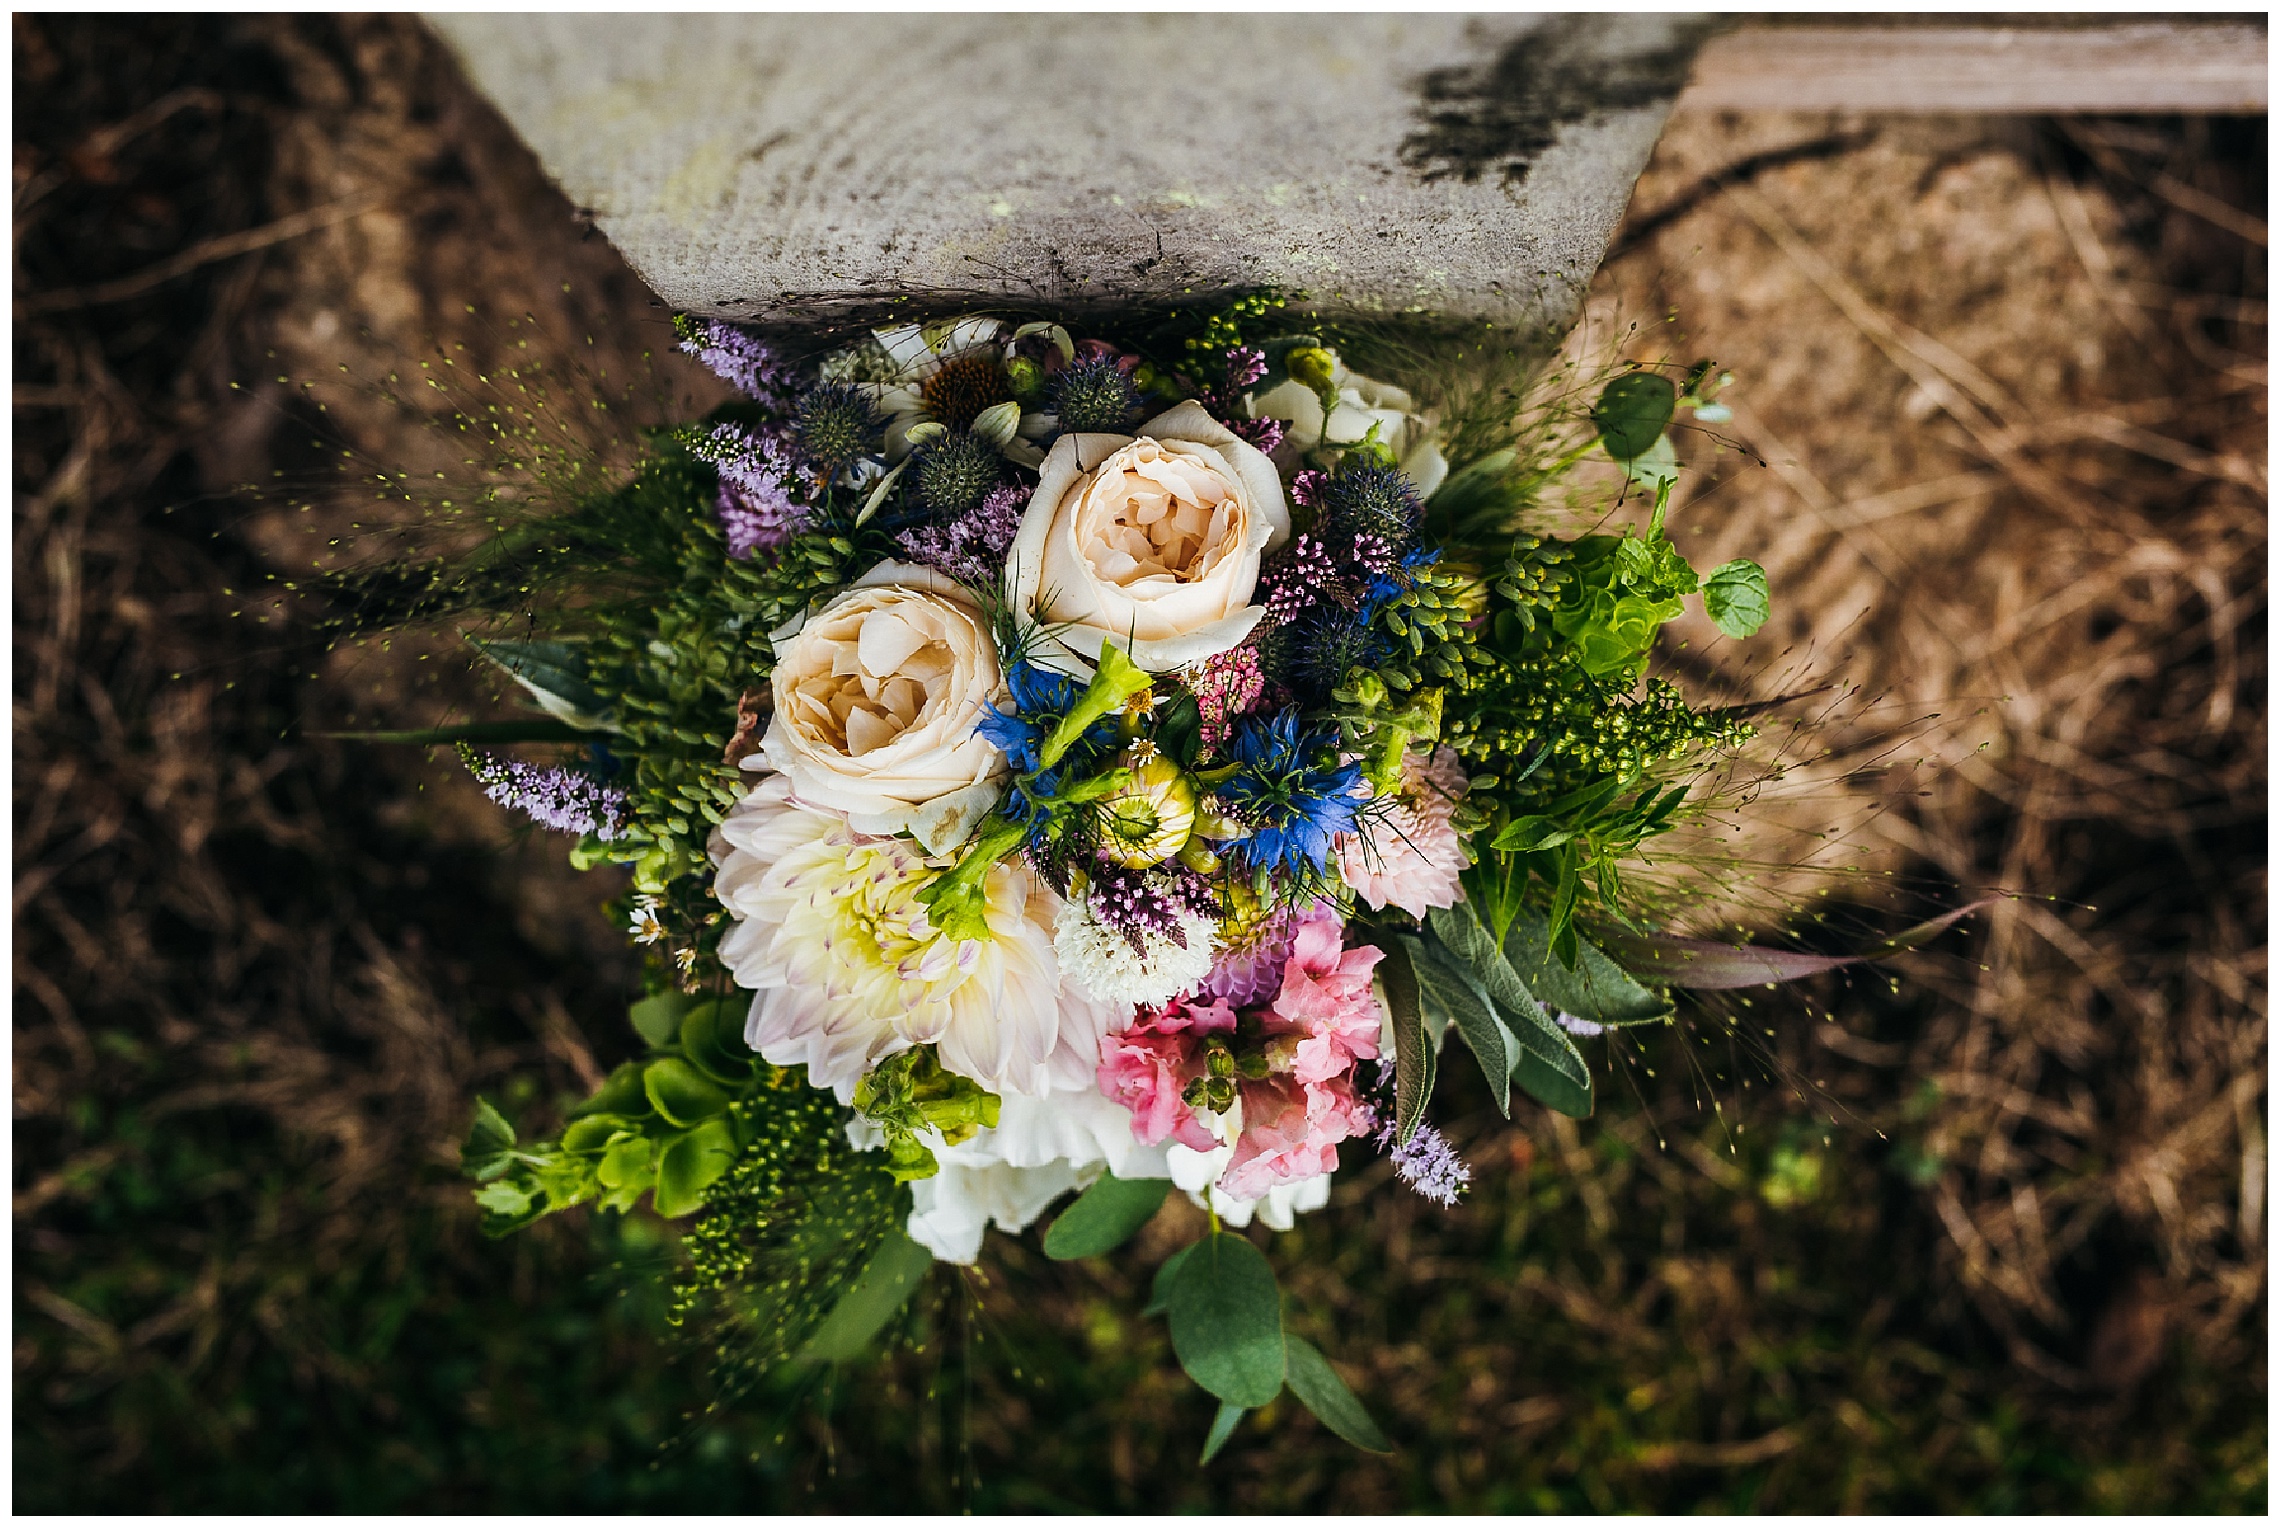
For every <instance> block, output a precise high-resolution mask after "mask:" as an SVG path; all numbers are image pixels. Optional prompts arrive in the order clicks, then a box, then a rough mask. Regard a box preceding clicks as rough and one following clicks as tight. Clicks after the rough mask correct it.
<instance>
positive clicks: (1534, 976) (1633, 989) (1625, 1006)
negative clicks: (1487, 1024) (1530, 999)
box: [1504, 912, 1670, 1024]
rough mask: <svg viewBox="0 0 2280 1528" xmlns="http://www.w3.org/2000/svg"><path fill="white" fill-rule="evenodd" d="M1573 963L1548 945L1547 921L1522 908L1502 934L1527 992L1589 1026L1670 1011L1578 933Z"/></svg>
mask: <svg viewBox="0 0 2280 1528" xmlns="http://www.w3.org/2000/svg"><path fill="white" fill-rule="evenodd" d="M1575 949H1576V962H1575V964H1574V965H1573V966H1572V967H1571V966H1569V965H1567V964H1565V963H1563V962H1562V961H1561V960H1560V959H1559V957H1558V956H1557V954H1555V953H1554V952H1553V949H1552V931H1551V927H1550V925H1549V924H1548V923H1547V922H1546V921H1545V920H1544V919H1543V918H1542V917H1540V916H1538V915H1537V914H1535V913H1531V912H1523V913H1521V914H1520V915H1519V916H1518V917H1517V918H1515V919H1513V920H1512V927H1511V929H1510V931H1509V932H1507V933H1506V934H1505V936H1504V958H1505V959H1506V960H1507V961H1509V962H1510V963H1511V966H1512V970H1513V972H1514V973H1515V974H1516V975H1518V976H1519V978H1520V980H1521V981H1522V982H1524V983H1526V984H1527V988H1528V990H1529V991H1530V992H1533V993H1535V994H1536V995H1537V996H1538V997H1540V998H1542V999H1543V1000H1544V1001H1545V1002H1547V1003H1549V1004H1551V1005H1552V1006H1553V1007H1554V1008H1557V1009H1559V1010H1560V1011H1561V1012H1562V1013H1570V1014H1573V1015H1575V1016H1576V1017H1577V1018H1579V1019H1589V1020H1590V1021H1591V1022H1592V1023H1594V1024H1647V1023H1654V1022H1656V1021H1659V1020H1661V1019H1663V1018H1664V1017H1666V1016H1667V1015H1668V1014H1669V1013H1670V1003H1669V1001H1668V1000H1667V999H1665V998H1664V997H1663V996H1662V995H1661V994H1659V993H1656V992H1653V991H1650V990H1649V989H1647V988H1646V987H1643V986H1641V985H1640V984H1639V983H1638V982H1637V981H1636V980H1635V979H1633V978H1632V976H1631V975H1630V973H1628V972H1627V971H1625V970H1624V969H1623V968H1622V967H1621V966H1619V965H1617V964H1615V962H1614V961H1612V960H1610V959H1608V958H1607V955H1606V953H1605V952H1604V951H1602V950H1601V949H1600V948H1599V947H1598V946H1597V945H1595V944H1593V943H1591V941H1589V940H1588V939H1584V938H1582V937H1581V936H1580V935H1579V936H1577V939H1576V947H1575Z"/></svg>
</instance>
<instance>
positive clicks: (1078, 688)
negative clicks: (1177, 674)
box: [974, 659, 1116, 827]
mask: <svg viewBox="0 0 2280 1528" xmlns="http://www.w3.org/2000/svg"><path fill="white" fill-rule="evenodd" d="M1005 683H1006V688H1007V689H1008V690H1010V691H1012V693H1013V705H1014V710H1013V714H1011V715H1008V714H1006V713H1005V712H1003V711H994V710H993V711H985V712H983V713H982V717H981V719H980V720H979V721H978V722H976V723H975V724H974V730H975V731H976V732H978V733H980V734H981V735H982V736H983V737H985V738H988V739H989V740H990V743H991V744H992V746H994V747H995V748H996V749H997V751H998V752H1000V753H1002V754H1004V755H1005V757H1006V762H1007V763H1009V764H1011V765H1012V766H1013V768H1014V771H1015V774H1016V776H1017V778H1016V779H1015V780H1014V783H1013V789H1012V790H1010V791H1008V792H1006V797H1005V805H1004V807H1003V808H1001V810H1002V811H1003V813H1004V815H1005V816H1006V817H1007V818H1008V819H1009V820H1010V821H1013V822H1019V823H1027V824H1029V825H1030V826H1031V827H1041V826H1042V825H1043V824H1044V821H1045V817H1046V809H1045V807H1044V806H1043V804H1042V803H1043V802H1045V801H1047V800H1049V799H1050V798H1052V797H1053V796H1055V795H1057V794H1059V792H1060V789H1061V778H1062V776H1063V775H1065V774H1066V773H1067V772H1068V770H1069V768H1070V767H1071V766H1077V767H1079V768H1080V769H1081V770H1083V772H1085V773H1089V772H1090V770H1089V768H1088V767H1087V766H1089V765H1090V764H1091V762H1092V761H1093V757H1094V756H1095V755H1096V754H1097V753H1098V752H1099V751H1100V750H1102V749H1106V748H1110V747H1113V746H1114V745H1115V742H1116V718H1115V716H1114V715H1113V714H1111V715H1109V716H1106V717H1103V718H1102V719H1101V720H1100V721H1098V722H1096V723H1094V724H1093V726H1092V727H1091V728H1090V729H1088V730H1087V731H1086V733H1085V735H1084V737H1082V738H1081V739H1079V740H1078V742H1077V744H1076V746H1075V747H1073V748H1071V749H1070V750H1069V751H1068V752H1067V753H1065V754H1063V755H1062V756H1061V762H1060V764H1059V765H1057V766H1056V767H1054V768H1052V769H1045V768H1044V767H1043V764H1044V761H1043V760H1042V759H1041V758H1040V757H1039V756H1038V750H1039V749H1041V748H1043V747H1044V746H1045V739H1046V738H1047V737H1048V736H1049V735H1050V734H1051V733H1052V731H1053V728H1054V727H1055V726H1057V725H1058V724H1059V723H1060V720H1061V718H1062V717H1063V716H1065V715H1067V714H1068V711H1069V708H1070V707H1072V706H1074V705H1075V704H1076V703H1077V698H1078V697H1079V696H1081V695H1083V694H1084V686H1082V685H1080V684H1078V683H1077V682H1076V681H1075V680H1074V679H1071V678H1070V677H1069V676H1068V675H1066V674H1057V673H1055V672H1054V671H1053V670H1051V669H1048V668H1040V667H1038V666H1037V665H1036V664H1034V663H1031V662H1029V661H1028V660H1027V659H1017V660H1016V661H1015V662H1014V664H1013V666H1012V667H1011V668H1009V669H1007V670H1006V675H1005Z"/></svg>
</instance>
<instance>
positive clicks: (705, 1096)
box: [641, 1056, 728, 1125]
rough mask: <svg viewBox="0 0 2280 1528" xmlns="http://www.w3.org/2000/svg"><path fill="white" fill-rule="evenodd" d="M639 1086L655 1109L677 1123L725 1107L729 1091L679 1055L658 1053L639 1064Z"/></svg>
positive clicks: (708, 1116) (686, 1122) (702, 1117)
mask: <svg viewBox="0 0 2280 1528" xmlns="http://www.w3.org/2000/svg"><path fill="white" fill-rule="evenodd" d="M641 1086H642V1090H643V1091H644V1092H645V1093H647V1094H648V1095H649V1101H650V1103H652V1104H654V1105H655V1106H656V1108H657V1112H658V1113H659V1114H662V1115H664V1116H665V1118H666V1119H668V1120H670V1121H672V1122H673V1123H674V1124H676V1125H694V1124H696V1123H697V1122H698V1121H699V1120H707V1119H711V1118H712V1117H713V1116H714V1115H716V1114H719V1113H721V1112H722V1111H724V1110H725V1109H727V1108H728V1095H727V1094H726V1093H723V1092H722V1091H721V1090H720V1089H719V1088H718V1087H716V1086H714V1085H713V1083H712V1081H711V1079H709V1078H707V1077H706V1076H705V1075H704V1074H703V1073H701V1072H699V1071H698V1070H697V1069H696V1068H695V1067H693V1066H691V1065H689V1063H688V1062H686V1061H683V1060H682V1059H681V1058H680V1057H678V1056H661V1057H659V1058H658V1059H657V1060H655V1061H652V1062H650V1063H649V1065H648V1066H646V1067H644V1068H642V1072H641Z"/></svg>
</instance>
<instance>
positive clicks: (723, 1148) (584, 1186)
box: [460, 992, 804, 1236]
mask: <svg viewBox="0 0 2280 1528" xmlns="http://www.w3.org/2000/svg"><path fill="white" fill-rule="evenodd" d="M744 1006H745V1005H744V1000H743V998H742V996H741V994H736V995H731V996H726V997H705V998H696V997H691V996H688V995H686V994H683V993H678V992H668V993H660V994H657V995H655V996H652V997H647V998H644V999H642V1000H641V1001H640V1002H638V1003H635V1004H634V1005H633V1008H632V1010H631V1013H630V1015H629V1016H630V1017H631V1019H632V1021H633V1025H634V1028H635V1030H636V1031H638V1032H639V1033H640V1035H641V1037H642V1038H643V1039H644V1040H645V1041H647V1042H648V1044H649V1047H650V1050H649V1054H648V1055H647V1056H646V1057H645V1058H643V1059H642V1060H639V1061H628V1062H626V1063H625V1064H624V1065H622V1066H620V1067H618V1068H617V1069H616V1070H614V1071H612V1072H611V1073H610V1075H609V1076H608V1078H607V1079H605V1080H604V1082H603V1083H602V1086H601V1087H600V1088H599V1089H598V1090H597V1091H596V1092H595V1093H594V1095H593V1097H591V1098H589V1099H587V1100H586V1101H585V1102H584V1103H582V1104H580V1105H579V1106H578V1107H577V1108H576V1109H574V1110H573V1111H571V1119H570V1122H569V1124H568V1125H567V1126H565V1127H564V1129H563V1131H562V1133H561V1135H560V1136H559V1137H557V1138H556V1139H554V1140H551V1141H537V1142H533V1143H531V1144H529V1145H527V1146H525V1145H521V1144H519V1143H518V1142H517V1140H516V1137H515V1133H514V1130H513V1127H512V1126H510V1125H509V1124H508V1123H507V1121H506V1119H505V1117H504V1116H503V1115H501V1114H500V1113H499V1112H498V1110H496V1109H495V1108H493V1107H492V1106H491V1105H490V1104H489V1103H488V1102H486V1101H483V1100H477V1103H476V1110H475V1123H474V1126H473V1128H472V1129H471V1130H470V1131H469V1133H468V1137H467V1143H466V1145H465V1146H464V1147H462V1148H461V1153H460V1162H461V1166H462V1169H463V1170H464V1171H465V1172H466V1173H467V1174H468V1176H470V1177H472V1178H474V1179H475V1180H476V1181H477V1182H479V1183H481V1184H482V1185H483V1186H482V1187H481V1188H480V1189H478V1190H477V1191H476V1195H475V1199H476V1203H478V1204H479V1205H481V1206H482V1208H483V1211H484V1216H483V1229H484V1231H485V1232H486V1233H487V1234H489V1235H492V1236H503V1235H505V1234H507V1233H508V1232H510V1231H516V1230H520V1229H521V1228H522V1227H524V1226H526V1225H528V1224H530V1223H531V1222H532V1221H534V1220H536V1219H538V1218H539V1217H540V1216H542V1215H550V1214H553V1213H555V1212H556V1211H559V1210H565V1209H568V1208H569V1207H570V1206H572V1205H575V1204H588V1203H592V1204H597V1205H600V1206H601V1207H602V1208H604V1209H610V1210H618V1211H625V1210H630V1209H632V1208H633V1207H634V1206H635V1205H636V1204H637V1203H639V1202H640V1200H641V1198H642V1196H643V1195H645V1194H647V1195H649V1196H650V1197H651V1200H652V1205H653V1207H654V1208H655V1209H656V1211H657V1213H658V1214H660V1215H662V1216H664V1217H666V1218H667V1219H677V1218H679V1217H681V1216H685V1215H690V1214H693V1213H695V1212H696V1211H697V1210H699V1209H701V1208H703V1206H704V1205H705V1203H706V1200H707V1195H708V1193H709V1191H710V1190H711V1188H712V1186H713V1185H714V1184H715V1183H716V1182H718V1181H719V1180H720V1179H721V1177H722V1176H723V1175H724V1174H726V1173H727V1172H728V1171H729V1169H730V1167H731V1165H732V1164H733V1163H735V1162H736V1160H737V1159H738V1157H739V1155H740V1154H741V1153H743V1152H744V1151H746V1150H748V1149H749V1148H750V1147H751V1146H752V1145H753V1143H754V1142H755V1141H756V1140H757V1139H758V1136H759V1132H761V1131H763V1130H765V1129H767V1128H768V1120H769V1117H770V1111H769V1109H768V1108H767V1107H765V1101H766V1099H767V1098H768V1097H769V1096H770V1095H772V1094H774V1093H776V1092H778V1091H780V1090H781V1089H782V1088H783V1087H784V1086H785V1084H786V1079H787V1078H790V1079H802V1078H803V1074H801V1073H799V1072H797V1071H786V1070H785V1069H783V1068H781V1067H775V1066H770V1065H769V1064H767V1063H766V1062H764V1061H762V1060H760V1058H759V1057H757V1056H755V1055H753V1054H752V1052H751V1051H750V1050H748V1049H747V1048H746V1047H745V1044H744V1032H743V1029H744ZM803 1085H804V1082H803Z"/></svg>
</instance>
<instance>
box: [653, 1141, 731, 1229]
mask: <svg viewBox="0 0 2280 1528" xmlns="http://www.w3.org/2000/svg"><path fill="white" fill-rule="evenodd" d="M735 1161H736V1141H735V1138H734V1137H732V1136H731V1135H730V1134H729V1133H728V1121H726V1120H719V1119H716V1120H708V1121H706V1122H705V1123H704V1124H702V1125H699V1126H698V1127H697V1128H696V1129H694V1130H692V1131H690V1132H689V1133H688V1134H687V1135H684V1136H679V1137H677V1138H675V1139H674V1140H673V1141H672V1142H670V1143H669V1144H668V1145H667V1146H666V1147H665V1149H664V1150H663V1151H662V1152H660V1153H659V1154H658V1157H657V1193H656V1198H655V1201H654V1202H655V1204H656V1206H657V1213H658V1214H660V1215H662V1216H664V1217H665V1218H666V1219H667V1220H673V1219H676V1218H678V1217H680V1216H683V1215H687V1214H689V1213H691V1212H692V1211H695V1210H701V1209H703V1208H704V1205H705V1190H706V1189H708V1188H710V1187H712V1185H713V1183H714V1181H715V1180H717V1179H718V1178H719V1177H720V1175H721V1174H722V1173H724V1172H727V1171H728V1169H729V1168H730V1167H731V1166H732V1165H733V1164H734V1163H735Z"/></svg>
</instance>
